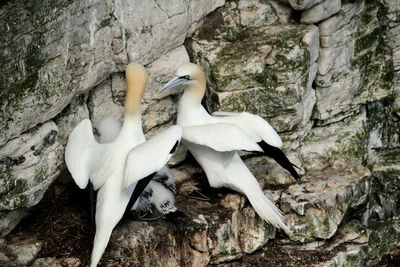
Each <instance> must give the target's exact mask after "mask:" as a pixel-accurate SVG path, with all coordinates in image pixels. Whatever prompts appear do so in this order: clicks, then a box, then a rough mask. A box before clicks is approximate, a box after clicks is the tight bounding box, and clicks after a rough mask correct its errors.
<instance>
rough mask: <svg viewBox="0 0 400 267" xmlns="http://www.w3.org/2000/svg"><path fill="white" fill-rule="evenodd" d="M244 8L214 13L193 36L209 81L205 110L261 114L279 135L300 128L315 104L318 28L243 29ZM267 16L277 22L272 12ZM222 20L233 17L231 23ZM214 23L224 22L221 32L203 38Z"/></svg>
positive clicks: (262, 25)
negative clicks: (314, 85)
mask: <svg viewBox="0 0 400 267" xmlns="http://www.w3.org/2000/svg"><path fill="white" fill-rule="evenodd" d="M263 5H264V6H267V7H269V6H270V5H268V4H263ZM242 8H243V6H241V5H239V6H238V7H237V8H234V7H229V6H228V7H227V8H225V9H222V10H221V11H218V12H219V13H214V14H213V16H212V17H211V18H210V19H209V20H208V21H206V22H205V25H203V28H202V29H200V30H199V32H198V33H197V34H196V35H195V37H194V42H193V44H192V49H193V54H194V58H195V60H196V61H197V62H200V63H202V65H203V66H204V67H205V69H206V71H207V73H208V77H209V84H208V86H209V89H210V90H209V95H208V97H207V105H208V107H209V108H210V109H211V110H218V109H221V110H227V111H248V112H251V113H255V114H259V115H261V116H262V117H264V118H268V119H270V122H271V123H272V125H273V126H274V127H275V129H277V130H278V131H290V130H293V129H295V128H300V129H302V128H304V127H305V126H306V125H307V123H308V122H309V119H310V116H311V112H312V109H313V105H314V103H315V92H314V90H313V89H312V87H311V86H312V81H313V80H314V78H315V75H316V64H315V62H316V59H317V57H318V48H319V34H318V29H317V28H316V27H315V26H309V27H307V26H301V27H298V26H296V27H295V26H292V25H282V26H276V25H274V26H269V25H271V24H273V23H275V22H276V21H277V19H275V20H272V21H269V20H264V21H257V22H252V23H247V24H243V20H240V19H237V20H236V21H235V20H234V19H235V18H236V17H238V16H239V17H240V15H241V14H243V12H244V11H243V9H242ZM268 10H269V9H268ZM237 13H239V14H237ZM270 14H271V15H270V17H272V18H277V16H276V14H275V13H274V11H273V9H272V10H271V11H270ZM221 16H223V17H224V18H225V16H227V17H232V18H233V21H234V22H233V23H232V21H231V20H227V19H222V17H221ZM216 23H222V24H221V25H220V27H219V30H215V31H214V32H210V31H208V35H207V36H205V35H204V32H205V31H207V30H208V28H209V27H211V26H212V25H213V24H216Z"/></svg>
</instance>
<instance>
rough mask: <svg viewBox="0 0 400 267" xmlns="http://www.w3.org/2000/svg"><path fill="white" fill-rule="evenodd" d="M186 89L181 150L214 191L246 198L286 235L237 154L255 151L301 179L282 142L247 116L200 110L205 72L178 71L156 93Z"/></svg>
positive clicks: (196, 69)
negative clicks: (186, 151) (226, 190)
mask: <svg viewBox="0 0 400 267" xmlns="http://www.w3.org/2000/svg"><path fill="white" fill-rule="evenodd" d="M177 85H186V87H185V89H184V92H183V95H182V98H181V100H180V102H179V107H178V118H177V124H178V125H180V126H181V127H182V130H183V134H182V144H184V145H185V146H186V147H187V148H188V149H189V151H190V152H191V153H192V154H193V156H194V158H195V159H196V160H197V162H198V163H199V164H200V165H201V167H202V168H203V169H204V171H205V173H206V176H207V178H208V181H209V183H210V185H211V186H212V187H228V188H230V189H233V190H235V191H238V192H241V193H243V194H245V195H246V196H247V198H248V199H249V201H250V203H251V205H252V206H253V208H254V209H255V210H256V212H257V213H258V215H259V216H260V217H261V218H263V219H264V220H266V221H268V222H269V223H271V224H273V225H274V226H275V227H279V228H282V229H283V230H284V231H285V232H286V233H288V234H289V233H290V230H289V228H288V227H287V225H286V223H285V221H284V218H283V215H282V212H281V211H280V210H279V209H278V208H277V207H276V206H275V205H274V204H273V203H272V202H271V201H270V200H269V199H268V198H267V197H266V196H265V195H264V193H263V191H262V190H261V188H260V185H259V184H258V182H257V180H256V178H255V177H254V176H253V174H252V173H251V172H250V171H249V170H248V168H247V167H246V165H245V164H244V163H243V161H242V159H241V158H240V157H239V155H238V154H237V152H236V151H237V150H246V151H258V152H262V153H264V155H266V156H269V157H272V158H273V159H274V160H276V161H277V162H278V163H279V164H280V165H281V166H282V167H283V168H285V169H287V170H288V171H289V172H290V173H291V175H292V176H293V177H294V178H295V179H299V175H298V173H297V172H296V170H295V169H294V168H293V166H294V165H293V164H292V163H291V162H290V161H289V160H288V159H287V157H286V156H285V155H284V154H283V152H282V151H281V150H280V148H281V147H282V141H281V139H280V137H279V135H278V134H277V133H276V131H275V130H274V129H273V128H272V127H271V125H270V124H269V123H268V122H267V121H265V120H264V119H262V118H261V117H259V116H257V115H253V114H250V113H247V112H241V113H233V112H216V113H213V115H210V114H209V113H208V112H207V111H206V110H205V109H204V107H203V106H202V105H201V100H202V98H203V96H204V94H205V91H206V76H205V74H204V71H203V69H202V68H201V67H200V66H198V65H196V64H193V63H187V64H184V65H182V66H181V67H179V69H178V70H177V72H176V76H175V77H174V78H172V79H171V80H170V81H169V82H168V83H167V84H165V85H164V86H163V87H162V88H161V89H160V91H165V90H168V89H169V88H172V87H175V86H177Z"/></svg>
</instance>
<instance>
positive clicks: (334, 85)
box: [314, 1, 393, 124]
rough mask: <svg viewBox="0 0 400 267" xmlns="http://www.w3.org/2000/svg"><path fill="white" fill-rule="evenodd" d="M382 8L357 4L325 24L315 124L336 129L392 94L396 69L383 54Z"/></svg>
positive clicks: (321, 29)
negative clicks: (366, 106) (362, 108)
mask: <svg viewBox="0 0 400 267" xmlns="http://www.w3.org/2000/svg"><path fill="white" fill-rule="evenodd" d="M383 8H384V7H383V6H382V5H381V4H379V3H375V2H374V3H372V2H367V3H366V4H365V6H364V1H357V2H354V3H348V4H345V5H343V7H342V9H341V12H340V13H338V14H337V15H334V16H332V17H331V18H329V19H327V20H325V21H323V22H322V23H321V24H320V26H319V28H320V35H321V44H322V47H323V48H322V49H321V50H320V56H319V58H318V74H317V77H316V84H317V90H316V92H317V94H316V96H317V104H316V110H315V113H314V118H316V119H318V120H319V123H320V124H321V123H332V122H334V121H338V120H341V119H342V118H343V117H346V116H351V115H352V114H353V113H354V112H355V111H357V110H359V109H360V106H361V105H362V104H363V103H365V102H370V101H374V100H378V99H381V98H383V97H386V96H387V95H389V94H390V92H391V91H392V88H393V65H392V60H391V59H390V55H389V54H388V53H387V51H386V49H385V48H384V46H385V43H384V41H383V36H382V34H383V31H382V27H384V26H383V25H382V24H381V23H382V22H381V18H380V17H379V16H382V15H381V14H382V9H383Z"/></svg>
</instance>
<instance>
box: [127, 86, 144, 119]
mask: <svg viewBox="0 0 400 267" xmlns="http://www.w3.org/2000/svg"><path fill="white" fill-rule="evenodd" d="M143 91H144V86H137V85H135V84H129V83H128V87H127V90H126V97H125V118H129V117H132V118H136V117H138V116H139V117H140V115H141V114H140V102H141V100H142V97H143Z"/></svg>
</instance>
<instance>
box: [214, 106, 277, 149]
mask: <svg viewBox="0 0 400 267" xmlns="http://www.w3.org/2000/svg"><path fill="white" fill-rule="evenodd" d="M213 118H214V120H216V121H219V122H225V123H232V124H235V125H237V126H239V127H240V128H241V129H242V131H243V132H244V133H245V134H246V135H248V136H249V137H250V138H251V139H252V140H254V141H255V142H257V143H258V142H260V141H261V140H264V141H265V142H266V143H267V144H269V145H271V146H274V147H278V148H280V147H282V140H281V138H280V137H279V135H278V133H277V132H276V131H275V130H274V128H272V126H271V125H270V124H269V123H268V122H267V121H266V120H264V119H263V118H261V117H260V116H258V115H253V114H250V113H247V112H241V113H234V112H214V113H213Z"/></svg>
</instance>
